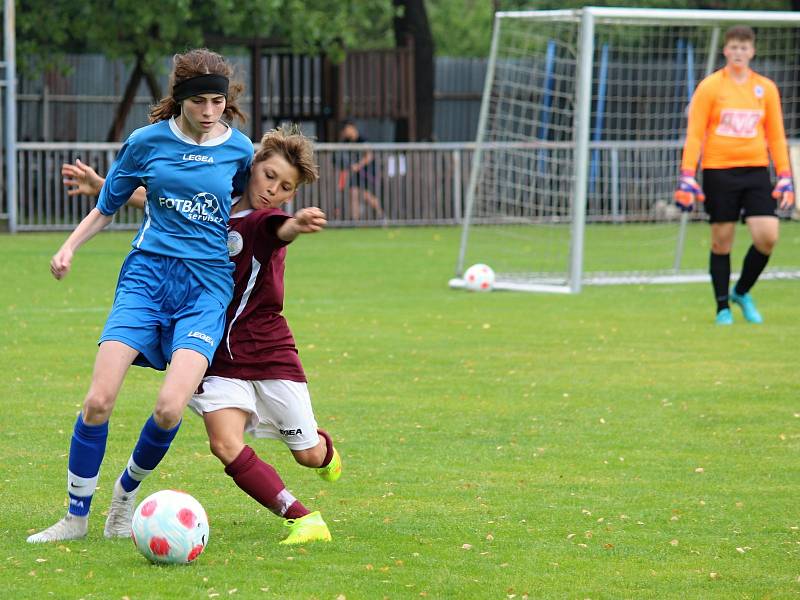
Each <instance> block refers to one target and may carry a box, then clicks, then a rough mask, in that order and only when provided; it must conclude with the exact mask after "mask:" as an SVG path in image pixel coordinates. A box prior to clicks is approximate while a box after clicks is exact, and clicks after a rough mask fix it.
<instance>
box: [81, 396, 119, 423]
mask: <svg viewBox="0 0 800 600" xmlns="http://www.w3.org/2000/svg"><path fill="white" fill-rule="evenodd" d="M115 400H116V397H115V396H114V395H113V394H110V393H108V392H104V391H102V390H97V389H90V390H89V393H87V394H86V398H85V399H84V401H83V420H84V422H86V423H88V424H91V425H97V424H100V423H105V422H106V421H108V419H109V417H110V416H111V411H112V410H113V408H114V401H115Z"/></svg>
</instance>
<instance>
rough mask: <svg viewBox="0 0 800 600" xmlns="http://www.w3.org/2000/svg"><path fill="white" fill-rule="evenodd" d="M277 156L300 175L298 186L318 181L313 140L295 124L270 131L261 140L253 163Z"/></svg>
mask: <svg viewBox="0 0 800 600" xmlns="http://www.w3.org/2000/svg"><path fill="white" fill-rule="evenodd" d="M275 154H278V155H280V156H282V157H283V158H284V159H285V160H286V162H288V163H289V164H290V165H292V166H293V167H294V168H295V169H297V172H298V173H299V174H300V178H299V179H300V180H299V184H304V183H312V182H314V181H316V180H317V179H319V167H318V166H317V163H316V159H315V157H314V140H313V139H312V138H309V137H306V136H305V135H304V134H303V132H302V131H300V127H299V126H298V125H297V124H294V123H293V124H291V125H281V126H280V127H276V128H275V129H271V130H270V131H268V132H267V133H265V134H264V137H262V138H261V146H260V147H259V148H258V150H257V151H256V155H255V158H253V163H254V164H255V163H259V162H261V161H264V160H267V159H268V158H269V157H270V156H274V155H275Z"/></svg>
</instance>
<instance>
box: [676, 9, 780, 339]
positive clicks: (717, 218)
mask: <svg viewBox="0 0 800 600" xmlns="http://www.w3.org/2000/svg"><path fill="white" fill-rule="evenodd" d="M722 52H723V54H724V56H725V61H726V64H725V67H723V68H722V69H720V70H719V71H716V72H715V73H712V74H711V75H709V76H708V77H706V78H705V79H703V81H701V82H700V84H699V85H698V86H697V89H696V90H695V92H694V95H693V96H692V101H691V104H690V106H689V123H688V127H687V132H686V142H685V145H684V148H683V158H682V161H681V174H680V181H679V184H678V189H677V190H676V191H675V200H676V203H677V205H678V207H679V208H680V209H681V210H684V211H691V210H692V209H693V207H694V204H695V201H697V202H704V205H705V210H706V212H707V213H708V215H709V221H710V223H711V257H710V268H709V270H710V272H711V284H712V286H713V289H714V296H715V299H716V310H717V316H716V323H717V324H718V325H730V324H732V323H733V314H732V313H731V310H730V306H729V300H730V301H732V302H733V303H734V304H737V305H738V306H739V307H740V308H741V309H742V313H743V315H744V318H745V320H747V321H749V322H750V323H761V322H762V320H763V319H762V316H761V314H760V313H759V311H758V309H757V308H756V305H755V302H754V300H753V297H752V296H751V295H750V290H751V289H752V288H753V286H754V285H755V283H756V281H757V280H758V277H759V275H760V274H761V272H762V271H763V270H764V267H766V265H767V261H769V257H770V254H772V251H773V249H774V248H775V244H776V243H777V241H778V215H777V210H776V209H777V208H780V209H789V208H790V207H791V206H792V205H793V204H794V186H793V183H792V172H791V168H790V163H789V153H788V150H787V144H786V134H785V132H784V128H783V113H782V111H781V99H780V95H779V93H778V88H777V86H776V85H775V83H773V82H772V80H770V79H767V78H766V77H764V76H762V75H759V74H758V73H755V72H754V71H752V70H751V69H750V61H751V59H752V58H753V56H754V55H755V33H754V32H753V30H752V29H751V28H750V27H748V26H745V25H737V26H735V27H731V28H730V29H728V31H727V32H726V33H725V45H724V48H723V51H722ZM701 155H702V159H701ZM770 158H771V159H772V162H773V164H774V165H775V170H776V172H777V174H778V180H777V183H776V184H775V186H774V188H773V186H772V183H771V181H770V175H769V163H770ZM698 159H701V167H702V169H703V177H702V181H703V186H702V188H701V187H700V184H699V183H698V181H697V180H696V179H695V169H696V167H697V161H698ZM739 218H742V219H743V220H744V222H745V223H746V224H747V228H748V230H749V232H750V237H751V238H752V244H751V246H750V248H749V250H748V251H747V254H746V255H745V257H744V263H743V265H742V271H741V275H740V276H739V280H738V281H737V282H736V285H735V286H734V288H733V290H731V291H730V292H729V286H730V276H731V259H730V253H731V248H732V247H733V238H734V234H735V229H736V222H737V221H738V220H739Z"/></svg>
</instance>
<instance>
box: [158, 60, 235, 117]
mask: <svg viewBox="0 0 800 600" xmlns="http://www.w3.org/2000/svg"><path fill="white" fill-rule="evenodd" d="M199 75H222V76H223V77H227V78H228V79H231V78H232V77H233V75H234V69H233V66H232V65H231V64H230V63H229V62H228V61H227V60H225V57H224V56H222V55H221V54H217V53H216V52H212V51H211V50H208V49H207V48H195V49H194V50H188V51H187V52H184V53H183V54H176V55H174V56H173V57H172V73H170V75H169V96H166V97H164V98H162V99H161V101H160V102H159V103H158V104H156V105H155V106H153V108H152V109H151V110H150V122H151V123H157V122H158V121H166V120H167V119H169V118H171V117H177V116H178V115H179V114H181V104H180V102H178V101H177V100H175V98H174V97H173V93H174V89H175V84H177V83H180V82H182V81H186V80H187V79H191V78H192V77H197V76H199ZM243 91H244V85H243V84H242V83H241V82H239V81H230V83H229V84H228V96H227V98H226V99H225V110H224V111H223V113H222V116H223V117H225V118H226V119H227V120H229V121H231V120H233V119H234V118H237V119H239V120H240V121H242V122H244V121H246V120H247V117H245V115H244V113H243V112H242V111H241V110H240V109H239V106H238V104H237V103H236V99H237V98H238V97H239V95H240V94H241V93H242V92H243Z"/></svg>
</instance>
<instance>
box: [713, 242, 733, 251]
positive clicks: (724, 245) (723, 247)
mask: <svg viewBox="0 0 800 600" xmlns="http://www.w3.org/2000/svg"><path fill="white" fill-rule="evenodd" d="M732 246H733V243H732V242H730V241H729V240H712V241H711V252H713V253H714V254H719V255H722V254H730V253H731V247H732Z"/></svg>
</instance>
